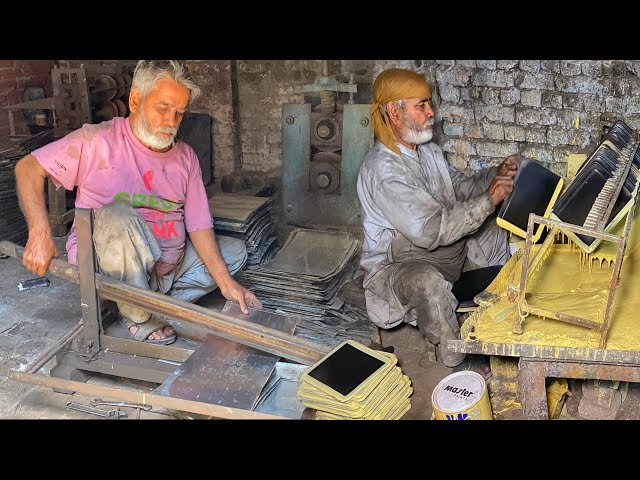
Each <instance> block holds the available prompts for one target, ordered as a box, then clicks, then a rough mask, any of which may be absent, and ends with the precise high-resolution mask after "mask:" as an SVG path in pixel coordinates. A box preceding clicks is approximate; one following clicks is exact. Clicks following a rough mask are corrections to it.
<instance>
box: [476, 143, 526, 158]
mask: <svg viewBox="0 0 640 480" xmlns="http://www.w3.org/2000/svg"><path fill="white" fill-rule="evenodd" d="M476 151H477V152H478V155H480V156H483V157H502V158H504V157H508V156H509V155H512V154H514V153H518V151H519V148H518V144H517V143H514V142H478V143H476Z"/></svg>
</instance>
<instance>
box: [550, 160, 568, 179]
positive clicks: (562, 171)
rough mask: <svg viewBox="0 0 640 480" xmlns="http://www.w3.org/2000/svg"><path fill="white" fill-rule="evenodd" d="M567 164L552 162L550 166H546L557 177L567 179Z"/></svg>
mask: <svg viewBox="0 0 640 480" xmlns="http://www.w3.org/2000/svg"><path fill="white" fill-rule="evenodd" d="M567 165H568V164H567V163H566V162H555V161H554V162H552V163H550V164H548V165H546V167H547V168H548V169H549V170H551V171H552V172H553V173H555V174H556V175H560V176H561V177H566V176H567Z"/></svg>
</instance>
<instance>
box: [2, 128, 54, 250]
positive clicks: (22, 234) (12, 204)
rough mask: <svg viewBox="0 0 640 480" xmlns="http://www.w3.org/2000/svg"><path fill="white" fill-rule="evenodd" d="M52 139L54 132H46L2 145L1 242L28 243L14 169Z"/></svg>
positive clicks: (25, 223)
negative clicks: (22, 159)
mask: <svg viewBox="0 0 640 480" xmlns="http://www.w3.org/2000/svg"><path fill="white" fill-rule="evenodd" d="M52 139H53V131H52V130H46V131H44V132H40V133H38V134H36V135H33V136H32V137H29V138H28V139H27V140H24V141H22V142H19V143H11V142H10V141H8V142H5V143H3V144H2V145H0V240H9V241H12V242H15V243H18V244H21V245H24V244H25V243H26V241H27V235H28V232H27V222H26V221H25V219H24V215H23V214H22V211H21V210H20V206H19V205H18V197H17V194H16V178H15V174H14V168H15V166H16V163H17V162H18V160H20V159H21V158H22V157H24V156H25V155H27V154H29V153H30V152H32V151H33V150H35V149H36V148H39V147H41V146H43V145H45V144H47V143H49V142H50V141H51V140H52Z"/></svg>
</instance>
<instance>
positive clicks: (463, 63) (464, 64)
mask: <svg viewBox="0 0 640 480" xmlns="http://www.w3.org/2000/svg"><path fill="white" fill-rule="evenodd" d="M456 63H457V64H458V65H459V66H461V67H464V68H476V61H475V60H456Z"/></svg>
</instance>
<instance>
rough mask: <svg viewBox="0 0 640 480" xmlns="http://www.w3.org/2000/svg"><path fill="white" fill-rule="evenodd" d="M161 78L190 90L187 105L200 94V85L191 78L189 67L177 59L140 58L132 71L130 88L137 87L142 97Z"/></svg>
mask: <svg viewBox="0 0 640 480" xmlns="http://www.w3.org/2000/svg"><path fill="white" fill-rule="evenodd" d="M161 78H168V79H170V80H173V81H174V82H176V83H177V84H179V85H183V86H184V87H187V88H188V89H189V91H190V92H191V95H190V96H189V105H191V103H193V102H194V101H195V100H196V99H197V98H198V97H199V96H200V93H201V91H200V87H198V85H196V83H195V82H194V81H193V80H192V79H191V75H190V74H189V69H188V67H186V66H185V65H183V64H182V63H180V62H178V61H177V60H140V61H139V62H138V64H137V65H136V69H135V70H134V71H133V81H132V82H131V88H137V89H138V90H140V93H141V94H142V98H144V97H146V96H147V94H148V93H149V92H150V91H151V89H153V87H155V85H156V82H157V81H158V80H159V79H161Z"/></svg>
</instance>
